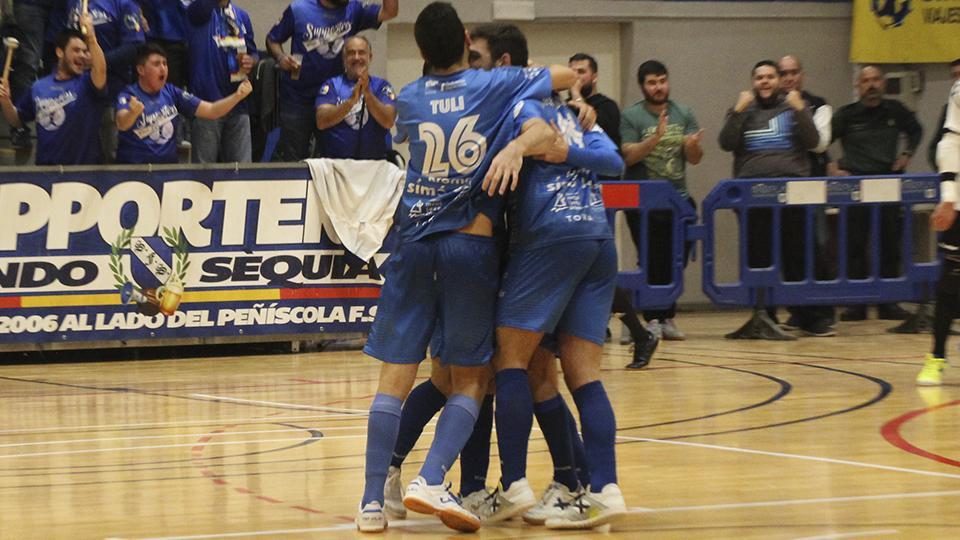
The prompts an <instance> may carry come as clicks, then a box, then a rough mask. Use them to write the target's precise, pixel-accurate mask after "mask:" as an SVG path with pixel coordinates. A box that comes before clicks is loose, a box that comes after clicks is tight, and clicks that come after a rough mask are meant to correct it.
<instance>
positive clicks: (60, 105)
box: [0, 16, 107, 165]
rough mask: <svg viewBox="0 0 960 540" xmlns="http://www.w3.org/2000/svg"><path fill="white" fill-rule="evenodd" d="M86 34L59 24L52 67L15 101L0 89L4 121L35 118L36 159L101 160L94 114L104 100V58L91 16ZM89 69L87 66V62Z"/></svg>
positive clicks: (43, 161)
mask: <svg viewBox="0 0 960 540" xmlns="http://www.w3.org/2000/svg"><path fill="white" fill-rule="evenodd" d="M85 23H86V24H85V26H86V28H87V35H86V36H83V35H82V34H80V33H79V32H77V31H76V30H64V31H63V32H61V35H60V36H59V37H58V38H57V44H56V46H57V48H56V52H57V59H58V63H57V68H56V70H55V71H54V73H53V74H51V75H49V76H47V77H44V78H43V79H40V80H38V81H36V82H35V83H33V85H32V86H31V88H30V92H29V93H28V94H27V95H25V96H23V97H22V98H21V99H20V102H19V103H18V104H17V107H14V106H13V103H11V101H10V92H9V88H7V87H3V88H2V89H0V107H2V108H3V115H4V118H6V120H7V122H8V123H10V125H12V126H14V127H20V126H22V125H23V123H24V122H29V121H31V120H34V119H36V122H37V159H36V162H37V165H95V164H99V163H101V161H102V160H101V157H100V139H99V138H98V136H97V132H98V131H99V128H100V116H101V113H102V110H103V105H104V103H105V101H106V86H107V64H106V61H105V59H104V56H103V50H102V49H101V48H100V45H99V44H98V42H97V35H96V32H95V30H94V26H93V19H92V18H91V17H89V16H88V17H87V18H86V21H85ZM88 60H89V61H90V66H91V67H90V70H89V71H87V62H88Z"/></svg>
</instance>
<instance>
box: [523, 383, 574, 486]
mask: <svg viewBox="0 0 960 540" xmlns="http://www.w3.org/2000/svg"><path fill="white" fill-rule="evenodd" d="M533 412H534V414H536V415H537V423H538V424H540V431H542V432H543V438H544V439H545V440H546V441H547V448H549V449H550V457H551V458H552V459H553V480H554V481H555V482H559V483H561V484H563V485H565V486H567V488H568V489H569V490H570V491H575V490H576V489H577V487H578V486H579V484H580V481H579V480H578V479H577V475H576V473H575V472H574V466H573V444H571V442H570V427H569V426H568V424H567V414H568V413H567V410H566V407H564V406H563V398H562V397H560V395H559V394H557V395H556V396H553V397H552V398H550V399H548V400H546V401H541V402H540V403H534V404H533Z"/></svg>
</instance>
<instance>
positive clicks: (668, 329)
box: [660, 319, 687, 341]
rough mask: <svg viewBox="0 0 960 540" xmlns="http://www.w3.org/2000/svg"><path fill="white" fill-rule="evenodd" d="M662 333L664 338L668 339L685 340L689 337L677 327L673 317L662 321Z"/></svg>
mask: <svg viewBox="0 0 960 540" xmlns="http://www.w3.org/2000/svg"><path fill="white" fill-rule="evenodd" d="M660 333H661V334H663V339H665V340H667V341H683V340H685V339H687V336H686V334H684V333H683V332H681V331H680V329H679V328H677V325H676V323H674V322H673V319H667V320H665V321H660Z"/></svg>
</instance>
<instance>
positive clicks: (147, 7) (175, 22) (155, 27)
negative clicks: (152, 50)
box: [136, 0, 193, 42]
mask: <svg viewBox="0 0 960 540" xmlns="http://www.w3.org/2000/svg"><path fill="white" fill-rule="evenodd" d="M192 1H193V0H136V2H137V3H138V4H139V5H140V9H142V10H143V17H144V18H145V19H146V20H147V23H148V28H146V34H147V37H148V38H150V39H162V40H164V41H175V42H183V41H186V40H187V26H188V24H187V14H186V9H187V6H189V5H190V2H192Z"/></svg>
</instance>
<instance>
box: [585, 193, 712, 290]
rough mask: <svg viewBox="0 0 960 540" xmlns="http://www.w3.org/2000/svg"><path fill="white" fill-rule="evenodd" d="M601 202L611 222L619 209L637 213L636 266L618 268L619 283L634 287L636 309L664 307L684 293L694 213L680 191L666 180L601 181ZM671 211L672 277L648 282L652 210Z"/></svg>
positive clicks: (632, 288)
mask: <svg viewBox="0 0 960 540" xmlns="http://www.w3.org/2000/svg"><path fill="white" fill-rule="evenodd" d="M600 187H601V189H602V191H603V203H604V205H605V206H606V208H607V217H608V219H609V221H610V223H611V226H612V224H613V223H615V221H614V218H615V216H616V213H617V211H619V210H637V211H638V212H639V213H640V223H641V226H640V229H641V231H640V235H639V240H640V246H639V248H638V250H637V266H638V269H637V270H633V271H629V270H628V271H623V272H620V286H621V287H624V288H626V289H631V290H633V291H634V305H635V306H636V307H637V308H638V309H663V308H667V307H669V306H670V305H672V304H673V303H675V302H676V301H677V299H678V298H680V295H681V294H683V267H684V263H683V259H684V250H685V249H686V244H687V242H688V241H692V240H694V238H693V237H692V236H691V233H692V229H691V228H692V227H693V226H694V225H695V224H696V221H697V213H696V211H695V210H694V209H693V208H692V207H691V206H690V204H689V203H688V202H687V201H686V199H684V198H683V197H682V196H681V195H680V193H678V192H677V190H676V189H675V188H674V187H673V185H671V184H670V182H667V181H665V180H644V181H635V180H625V181H616V182H601V184H600ZM656 211H670V213H671V218H670V219H671V228H672V237H671V239H672V242H671V251H670V253H671V254H672V256H671V264H670V267H671V278H670V280H669V282H668V283H658V284H653V283H650V279H649V272H648V271H647V269H648V268H649V262H650V236H649V235H648V234H647V225H648V224H649V219H650V214H651V212H656Z"/></svg>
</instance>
